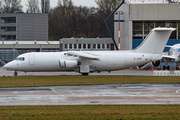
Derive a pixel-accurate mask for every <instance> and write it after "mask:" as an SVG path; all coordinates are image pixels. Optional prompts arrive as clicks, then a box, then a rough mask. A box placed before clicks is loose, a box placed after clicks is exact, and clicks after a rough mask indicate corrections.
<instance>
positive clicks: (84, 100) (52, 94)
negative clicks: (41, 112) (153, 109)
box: [0, 68, 180, 106]
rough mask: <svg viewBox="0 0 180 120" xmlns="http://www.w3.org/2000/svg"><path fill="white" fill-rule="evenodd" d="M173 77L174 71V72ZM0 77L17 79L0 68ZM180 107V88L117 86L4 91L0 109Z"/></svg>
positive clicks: (130, 71)
mask: <svg viewBox="0 0 180 120" xmlns="http://www.w3.org/2000/svg"><path fill="white" fill-rule="evenodd" d="M171 74H173V73H172V71H171ZM58 75H81V74H79V73H76V72H43V73H23V72H19V76H58ZM90 75H140V76H152V75H153V72H152V71H150V70H148V71H139V70H136V69H127V70H121V71H114V72H111V73H108V72H101V73H91V74H90ZM0 76H14V72H13V71H6V70H5V69H3V68H0ZM116 104H117V105H121V104H122V105H124V104H127V105H129V104H135V105H142V104H150V105H157V104H158V105H161V104H163V105H169V104H178V105H180V84H122V85H121V84H114V85H94V86H57V87H27V88H1V89H0V106H13V105H116Z"/></svg>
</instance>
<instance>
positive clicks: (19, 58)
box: [16, 57, 25, 61]
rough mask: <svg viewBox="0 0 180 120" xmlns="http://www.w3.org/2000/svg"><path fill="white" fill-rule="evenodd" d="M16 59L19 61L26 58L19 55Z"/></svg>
mask: <svg viewBox="0 0 180 120" xmlns="http://www.w3.org/2000/svg"><path fill="white" fill-rule="evenodd" d="M16 60H18V61H24V60H25V58H24V57H18V58H16Z"/></svg>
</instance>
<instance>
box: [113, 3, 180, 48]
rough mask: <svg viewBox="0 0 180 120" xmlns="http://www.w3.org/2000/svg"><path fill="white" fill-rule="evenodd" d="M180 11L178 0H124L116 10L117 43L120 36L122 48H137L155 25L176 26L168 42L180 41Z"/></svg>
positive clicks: (115, 33) (170, 43)
mask: <svg viewBox="0 0 180 120" xmlns="http://www.w3.org/2000/svg"><path fill="white" fill-rule="evenodd" d="M179 11H180V4H179V1H178V0H123V1H122V3H121V4H120V5H119V6H118V8H117V10H116V11H114V20H116V22H115V23H114V39H115V41H116V44H118V42H119V41H118V39H119V37H120V40H121V41H120V45H121V50H129V49H133V48H136V47H137V46H138V45H139V44H140V43H141V42H142V41H143V40H144V39H145V38H146V36H147V34H148V33H149V32H150V31H151V30H152V29H153V28H155V27H173V28H176V29H177V30H176V31H174V32H173V33H172V35H171V37H170V40H169V41H168V43H167V44H168V45H174V44H176V43H180V40H179V39H180V14H179ZM117 21H118V22H117ZM119 26H120V29H119ZM119 30H120V34H119ZM167 50H168V49H166V50H165V51H167Z"/></svg>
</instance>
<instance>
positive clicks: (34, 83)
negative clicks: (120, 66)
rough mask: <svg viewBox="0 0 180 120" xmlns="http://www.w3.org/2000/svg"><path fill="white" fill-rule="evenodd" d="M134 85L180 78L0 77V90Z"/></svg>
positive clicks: (179, 78) (178, 81)
mask: <svg viewBox="0 0 180 120" xmlns="http://www.w3.org/2000/svg"><path fill="white" fill-rule="evenodd" d="M119 83H122V84H136V83H180V77H172V76H169V77H156V76H35V77H34V76H29V77H25V76H23V77H0V88H9V87H38V86H74V85H102V84H119Z"/></svg>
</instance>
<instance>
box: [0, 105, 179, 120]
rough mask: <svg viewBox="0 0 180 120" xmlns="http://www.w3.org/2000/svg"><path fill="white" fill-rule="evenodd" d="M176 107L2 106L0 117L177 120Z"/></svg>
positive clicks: (48, 119)
mask: <svg viewBox="0 0 180 120" xmlns="http://www.w3.org/2000/svg"><path fill="white" fill-rule="evenodd" d="M179 111H180V106H179V105H92V106H9V107H5V106H4V107H0V119H1V120H9V119H13V120H24V119H33V120H34V119H35V120H38V119H43V120H50V119H51V120H52V119H53V120H59V119H66V120H67V119H73V120H74V119H81V120H89V119H98V120H107V119H108V120H125V119H133V120H135V119H138V120H141V119H142V120H146V119H147V120H156V119H157V120H159V119H163V120H179V119H180V114H179V113H180V112H179Z"/></svg>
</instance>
